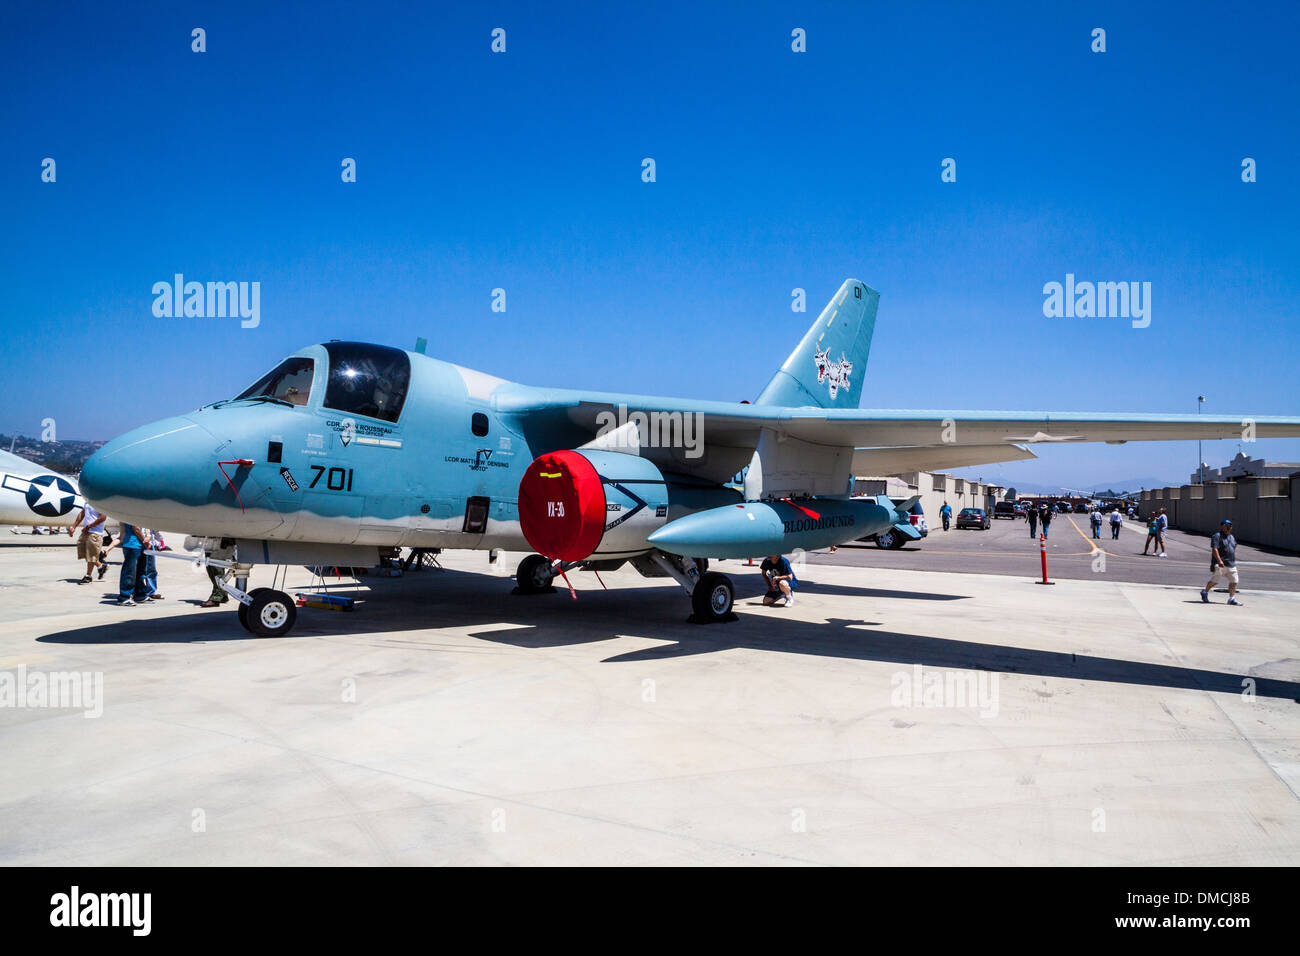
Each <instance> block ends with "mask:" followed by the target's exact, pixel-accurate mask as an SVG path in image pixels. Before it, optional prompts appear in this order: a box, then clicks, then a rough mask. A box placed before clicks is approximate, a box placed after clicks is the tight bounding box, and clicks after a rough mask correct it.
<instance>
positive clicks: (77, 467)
mask: <svg viewBox="0 0 1300 956" xmlns="http://www.w3.org/2000/svg"><path fill="white" fill-rule="evenodd" d="M10 442H13V448H12V449H11V448H10V447H9V443H10ZM103 445H104V443H103V442H102V441H77V440H75V439H64V440H60V441H53V442H50V441H41V440H40V439H39V438H28V437H27V436H26V435H18V436H14V435H0V448H3V449H4V450H5V451H12V452H13V453H14V454H15V455H18V456H19V457H20V458H26V459H27V460H28V461H34V462H36V463H37V464H38V465H44V466H45V467H46V468H48V469H50V470H51V471H57V472H59V473H60V474H63V475H75V474H77V473H78V472H79V471H81V466H82V465H84V464H85V463H86V459H87V458H89V457H90V456H91V455H93V454H94V453H95V452H96V451H98V450H99V449H100V448H101V447H103Z"/></svg>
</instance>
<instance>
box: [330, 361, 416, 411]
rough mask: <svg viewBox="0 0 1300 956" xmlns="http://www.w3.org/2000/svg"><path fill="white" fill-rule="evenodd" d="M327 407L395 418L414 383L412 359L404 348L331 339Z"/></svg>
mask: <svg viewBox="0 0 1300 956" xmlns="http://www.w3.org/2000/svg"><path fill="white" fill-rule="evenodd" d="M325 350H326V351H327V352H329V356H330V378H329V384H328V385H327V386H326V388H325V407H326V408H331V409H334V410H335V411H339V412H349V413H351V414H353V415H365V416H367V417H369V418H378V419H380V420H381V421H386V422H395V421H397V417H398V416H399V415H401V414H402V403H403V402H405V401H406V390H407V388H408V387H409V386H410V384H411V360H410V359H409V358H407V355H406V353H405V352H403V351H402V350H401V349H391V348H388V347H387V346H384V345H367V344H365V343H363V342H329V343H327V344H326V345H325Z"/></svg>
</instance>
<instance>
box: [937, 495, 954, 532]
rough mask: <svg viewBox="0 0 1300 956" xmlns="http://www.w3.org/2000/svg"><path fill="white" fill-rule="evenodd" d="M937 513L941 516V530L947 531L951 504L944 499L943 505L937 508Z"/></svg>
mask: <svg viewBox="0 0 1300 956" xmlns="http://www.w3.org/2000/svg"><path fill="white" fill-rule="evenodd" d="M939 515H940V516H941V517H942V518H943V530H944V531H947V530H948V522H949V521H951V520H952V505H950V504H948V502H946V501H945V502H944V503H943V507H942V508H940V509H939Z"/></svg>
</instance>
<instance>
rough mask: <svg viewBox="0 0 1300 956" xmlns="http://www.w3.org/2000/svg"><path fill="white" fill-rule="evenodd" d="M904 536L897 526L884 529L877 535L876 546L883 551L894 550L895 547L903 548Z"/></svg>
mask: <svg viewBox="0 0 1300 956" xmlns="http://www.w3.org/2000/svg"><path fill="white" fill-rule="evenodd" d="M902 537H903V536H902V535H901V534H899V533H898V529H896V528H890V529H889V530H888V531H882V532H880V534H878V535H876V547H877V548H880V549H881V550H882V551H893V550H894V549H895V548H901V547H902V546H903V543H902Z"/></svg>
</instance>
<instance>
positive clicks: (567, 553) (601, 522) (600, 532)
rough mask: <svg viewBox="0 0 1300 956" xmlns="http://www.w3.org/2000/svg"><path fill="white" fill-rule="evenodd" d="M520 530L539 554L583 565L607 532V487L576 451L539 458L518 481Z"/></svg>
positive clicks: (554, 453)
mask: <svg viewBox="0 0 1300 956" xmlns="http://www.w3.org/2000/svg"><path fill="white" fill-rule="evenodd" d="M519 526H520V528H521V529H522V530H523V532H524V537H525V538H527V539H528V543H529V544H530V545H532V546H533V549H534V550H535V551H536V552H537V553H538V554H540V555H544V556H545V557H548V558H551V559H552V560H556V559H558V560H560V561H581V560H583V559H584V558H586V557H587V556H588V555H590V554H591V553H592V552H593V551H595V550H596V548H597V546H599V544H600V539H601V537H603V536H604V534H605V488H604V486H603V485H602V484H601V481H600V475H598V474H597V473H596V469H595V467H594V466H593V465H592V464H591V462H589V461H587V459H586V458H584V457H583V456H582V455H581V454H579V453H578V452H576V451H553V452H549V453H547V454H545V455H541V456H540V457H538V458H536V459H534V461H533V463H532V464H531V465H529V466H528V470H527V471H525V472H524V477H523V479H522V480H521V481H520V482H519Z"/></svg>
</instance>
